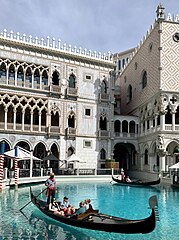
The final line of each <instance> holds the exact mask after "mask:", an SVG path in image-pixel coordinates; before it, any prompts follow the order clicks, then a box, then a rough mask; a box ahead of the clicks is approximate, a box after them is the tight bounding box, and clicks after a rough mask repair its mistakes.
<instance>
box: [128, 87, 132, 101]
mask: <svg viewBox="0 0 179 240" xmlns="http://www.w3.org/2000/svg"><path fill="white" fill-rule="evenodd" d="M131 100H132V86H131V85H129V86H128V89H127V103H129V102H130V101H131Z"/></svg>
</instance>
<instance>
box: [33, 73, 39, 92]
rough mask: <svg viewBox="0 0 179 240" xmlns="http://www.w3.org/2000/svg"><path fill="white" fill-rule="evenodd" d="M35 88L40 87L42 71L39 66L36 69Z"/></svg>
mask: <svg viewBox="0 0 179 240" xmlns="http://www.w3.org/2000/svg"><path fill="white" fill-rule="evenodd" d="M34 88H37V89H39V88H40V72H39V69H38V68H36V69H35V71H34Z"/></svg>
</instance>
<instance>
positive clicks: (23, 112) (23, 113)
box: [22, 110, 25, 131]
mask: <svg viewBox="0 0 179 240" xmlns="http://www.w3.org/2000/svg"><path fill="white" fill-rule="evenodd" d="M24 117H25V111H24V110H23V111H22V131H24Z"/></svg>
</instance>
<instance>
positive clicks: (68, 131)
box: [65, 127, 76, 138]
mask: <svg viewBox="0 0 179 240" xmlns="http://www.w3.org/2000/svg"><path fill="white" fill-rule="evenodd" d="M65 134H66V137H67V138H71V137H72V138H73V137H76V128H71V127H68V128H66V131H65Z"/></svg>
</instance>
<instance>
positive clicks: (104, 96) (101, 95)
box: [99, 93, 109, 101]
mask: <svg viewBox="0 0 179 240" xmlns="http://www.w3.org/2000/svg"><path fill="white" fill-rule="evenodd" d="M99 101H109V94H107V93H99Z"/></svg>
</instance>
